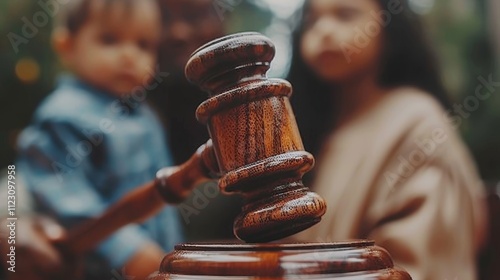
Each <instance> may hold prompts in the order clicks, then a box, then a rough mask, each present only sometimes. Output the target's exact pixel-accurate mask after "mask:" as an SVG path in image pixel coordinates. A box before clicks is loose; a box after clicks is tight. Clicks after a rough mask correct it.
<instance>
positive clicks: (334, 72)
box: [301, 0, 383, 83]
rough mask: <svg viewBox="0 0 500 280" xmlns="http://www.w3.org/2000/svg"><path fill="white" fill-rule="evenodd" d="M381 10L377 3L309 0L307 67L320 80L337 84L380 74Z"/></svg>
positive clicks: (304, 47)
mask: <svg viewBox="0 0 500 280" xmlns="http://www.w3.org/2000/svg"><path fill="white" fill-rule="evenodd" d="M380 9H381V8H380V7H379V5H378V4H377V3H376V1H374V0H310V10H309V12H308V13H307V15H306V17H305V26H304V33H303V36H302V40H301V54H302V57H303V59H304V61H305V63H306V64H307V65H308V66H309V67H310V69H311V70H312V71H314V72H315V73H316V75H318V76H319V77H320V78H321V79H323V80H325V81H327V82H335V83H343V82H346V81H352V80H353V79H356V78H357V77H359V76H361V75H365V74H367V73H369V72H370V71H377V69H378V64H379V57H380V54H381V49H382V37H383V36H382V32H383V26H382V25H381V24H380V21H378V20H380V18H379V16H378V14H379V12H380ZM377 30H378V32H377Z"/></svg>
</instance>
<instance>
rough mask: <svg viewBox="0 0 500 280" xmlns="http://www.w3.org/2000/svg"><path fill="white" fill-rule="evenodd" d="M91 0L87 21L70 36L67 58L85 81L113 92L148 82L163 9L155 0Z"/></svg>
mask: <svg viewBox="0 0 500 280" xmlns="http://www.w3.org/2000/svg"><path fill="white" fill-rule="evenodd" d="M103 2H104V1H92V2H91V8H90V9H91V11H90V15H89V18H88V19H87V22H86V23H84V25H83V26H82V27H81V28H80V30H79V31H78V32H77V33H76V34H75V35H73V36H72V37H71V39H70V41H71V43H70V47H69V51H68V53H67V54H66V55H65V60H66V62H67V63H68V65H69V67H70V68H71V70H73V71H74V72H75V73H76V75H78V76H79V77H80V78H81V79H83V80H84V81H86V82H88V83H90V84H92V85H93V86H96V87H98V88H100V89H103V90H106V91H108V92H110V93H112V94H114V95H117V96H122V95H126V94H129V93H131V92H132V91H133V89H134V88H135V87H137V86H139V87H140V86H143V87H144V86H146V85H147V84H148V82H149V80H150V79H151V78H152V75H153V73H154V71H155V69H156V67H155V65H156V56H157V51H158V44H159V40H160V34H161V33H160V32H161V21H160V12H159V9H158V7H157V6H156V4H155V2H154V1H149V0H148V1H144V0H141V1H132V4H131V6H130V7H127V6H126V5H125V4H124V3H120V2H115V3H113V4H111V6H110V7H108V8H105V7H104V3H103Z"/></svg>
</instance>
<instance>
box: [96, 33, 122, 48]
mask: <svg viewBox="0 0 500 280" xmlns="http://www.w3.org/2000/svg"><path fill="white" fill-rule="evenodd" d="M99 40H100V42H101V43H103V44H104V45H113V44H115V43H116V42H118V37H116V36H115V35H114V34H112V33H103V34H101V36H100V37H99Z"/></svg>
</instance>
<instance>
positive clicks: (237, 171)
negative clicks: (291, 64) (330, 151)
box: [60, 33, 326, 255]
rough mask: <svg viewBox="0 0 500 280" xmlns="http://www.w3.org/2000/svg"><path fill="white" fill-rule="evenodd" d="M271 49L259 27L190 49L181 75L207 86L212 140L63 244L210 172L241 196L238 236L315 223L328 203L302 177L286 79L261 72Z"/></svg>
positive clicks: (84, 244) (115, 224)
mask: <svg viewBox="0 0 500 280" xmlns="http://www.w3.org/2000/svg"><path fill="white" fill-rule="evenodd" d="M274 54H275V51H274V46H273V44H272V42H271V41H270V40H269V39H268V38H267V37H265V36H262V35H260V34H258V33H240V34H236V35H232V36H228V37H224V38H223V40H215V41H212V42H210V43H208V44H206V45H204V46H202V47H200V48H199V49H198V50H196V51H195V52H194V53H193V55H192V56H191V58H190V60H189V61H188V63H187V65H186V77H187V78H188V80H190V81H191V82H193V83H195V84H197V85H199V86H200V88H202V89H203V90H204V91H206V92H208V93H209V96H210V98H209V99H208V100H206V101H205V102H203V103H202V104H201V105H200V106H199V107H198V109H197V112H196V114H197V118H198V120H199V121H200V122H202V123H204V124H206V125H207V127H208V130H209V133H210V137H211V140H209V142H207V144H206V145H203V146H202V147H200V149H198V151H197V152H196V153H195V154H194V155H193V156H192V157H191V158H190V159H189V160H188V161H187V162H186V163H184V164H183V165H181V166H176V167H167V168H164V169H162V170H160V171H159V172H158V175H157V178H156V180H154V181H152V182H149V183H147V184H145V185H143V186H141V187H138V188H137V189H135V190H134V191H133V192H131V193H129V194H127V195H126V196H125V197H124V198H122V199H121V200H120V201H118V202H117V203H116V204H115V205H113V206H112V207H111V208H110V209H108V210H107V211H106V212H105V213H104V214H103V215H102V216H100V217H98V218H96V219H93V220H90V221H88V222H86V223H84V224H83V225H82V226H80V227H77V228H76V229H75V230H72V231H70V232H69V234H68V238H67V239H66V240H64V241H63V242H62V243H61V244H60V246H61V247H62V249H63V250H64V251H66V252H67V253H70V254H73V255H80V254H81V253H84V252H86V251H87V250H89V249H91V248H93V247H94V246H95V245H97V244H98V243H99V242H100V241H102V240H103V239H105V238H106V237H107V236H109V235H110V234H112V233H113V232H115V231H116V230H118V229H119V228H120V227H122V226H124V225H126V224H129V223H133V222H140V221H143V220H145V219H146V218H148V217H150V216H152V215H154V214H155V213H156V212H157V211H159V210H160V209H161V208H162V207H163V206H164V205H165V202H167V203H178V202H181V201H183V200H184V199H185V198H186V197H187V196H188V195H189V193H190V192H191V190H192V189H193V187H195V186H197V185H199V184H200V183H201V182H203V181H204V180H210V176H209V174H218V175H219V176H220V177H221V178H220V180H219V187H220V188H221V190H222V191H223V192H224V193H226V194H230V193H238V194H240V195H243V197H244V198H245V202H244V206H243V209H242V212H241V214H240V215H239V216H238V217H237V218H236V220H235V222H234V233H235V235H236V236H237V237H238V238H240V239H241V240H243V241H246V242H268V241H272V240H277V239H281V238H284V237H287V236H290V235H292V234H294V233H297V232H299V231H302V230H304V229H306V228H308V227H310V226H312V225H314V224H316V223H318V222H319V221H320V219H321V216H322V215H323V214H324V213H325V210H326V204H325V202H324V200H323V199H322V198H321V197H319V196H318V195H317V194H315V193H314V192H311V191H309V189H308V188H307V187H305V186H304V185H303V184H302V181H301V180H302V176H303V175H304V173H305V172H307V171H309V170H310V169H311V168H312V167H313V165H314V158H313V156H312V155H311V154H309V153H307V152H305V151H304V147H303V144H302V141H301V138H300V134H299V131H298V128H297V124H296V122H295V117H294V115H293V112H292V108H291V105H290V102H289V96H290V95H291V92H292V89H291V85H290V84H289V83H288V82H287V81H285V80H282V79H269V78H267V77H266V72H267V71H268V69H269V66H270V62H271V60H272V59H273V57H274ZM212 142H213V145H212Z"/></svg>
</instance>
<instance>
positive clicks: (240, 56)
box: [186, 32, 326, 242]
mask: <svg viewBox="0 0 500 280" xmlns="http://www.w3.org/2000/svg"><path fill="white" fill-rule="evenodd" d="M274 54H275V50H274V45H273V44H272V42H271V41H270V40H269V39H268V38H267V37H265V36H263V35H261V34H259V33H255V32H248V33H239V34H234V35H229V36H226V37H222V38H220V39H216V40H214V41H212V42H209V43H207V44H206V45H204V46H202V47H200V48H199V49H198V50H196V51H195V52H194V53H193V54H192V56H191V58H190V60H189V61H188V63H187V65H186V77H187V79H188V80H189V81H191V82H192V83H194V84H197V85H198V86H199V87H200V88H201V89H203V90H204V91H206V92H207V93H208V94H209V97H210V98H209V99H208V100H206V101H205V102H203V103H202V104H201V105H200V106H199V107H198V109H197V111H196V116H197V118H198V120H199V121H200V122H202V123H204V124H206V125H207V127H208V130H209V133H210V137H211V138H212V141H213V145H214V151H215V155H216V157H217V162H218V164H219V170H220V172H221V175H222V178H221V179H220V181H219V187H220V188H221V190H222V191H223V192H224V193H239V194H241V195H243V196H244V198H245V204H244V206H243V209H242V212H241V214H240V215H239V216H238V217H237V218H236V220H235V222H234V233H235V235H236V236H237V237H238V238H240V239H241V240H244V241H246V242H268V241H272V240H277V239H281V238H284V237H287V236H290V235H292V234H295V233H297V232H300V231H302V230H304V229H306V228H309V227H311V226H312V225H314V224H316V223H318V222H319V221H320V220H321V216H322V215H323V214H324V213H325V210H326V204H325V202H324V200H323V199H322V198H321V197H320V196H318V195H317V194H316V193H314V192H311V191H309V189H308V188H307V187H305V186H304V185H303V183H302V176H303V175H304V173H305V172H307V171H309V170H310V169H311V168H312V167H313V165H314V158H313V156H312V155H311V154H309V153H307V152H306V151H304V147H303V144H302V140H301V138H300V134H299V131H298V128H297V124H296V121H295V117H294V115H293V112H292V108H291V105H290V101H289V97H290V95H291V93H292V87H291V85H290V83H288V82H287V81H285V80H282V79H269V78H267V77H266V72H267V71H268V70H269V65H270V62H271V60H272V59H273V57H274Z"/></svg>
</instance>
